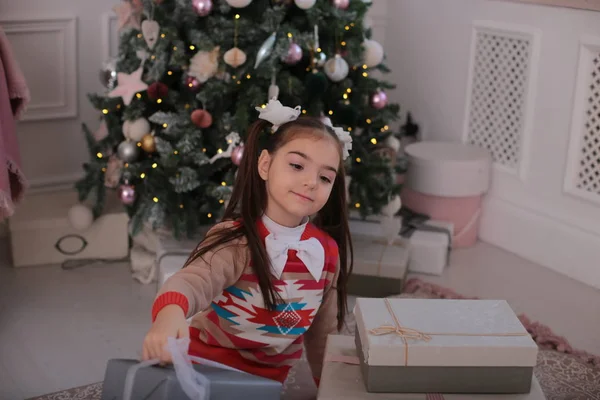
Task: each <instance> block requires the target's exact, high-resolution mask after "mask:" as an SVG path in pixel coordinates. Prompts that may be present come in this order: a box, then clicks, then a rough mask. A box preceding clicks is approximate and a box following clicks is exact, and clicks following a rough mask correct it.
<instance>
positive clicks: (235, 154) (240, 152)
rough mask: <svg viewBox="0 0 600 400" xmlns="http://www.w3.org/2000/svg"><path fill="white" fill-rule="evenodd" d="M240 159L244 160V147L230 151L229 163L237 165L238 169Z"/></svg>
mask: <svg viewBox="0 0 600 400" xmlns="http://www.w3.org/2000/svg"><path fill="white" fill-rule="evenodd" d="M242 158H244V145H243V144H242V145H239V146H237V147H236V148H234V149H233V150H232V151H231V162H232V163H234V164H235V165H237V166H238V167H239V166H240V164H241V163H242Z"/></svg>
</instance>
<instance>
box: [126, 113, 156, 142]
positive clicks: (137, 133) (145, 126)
mask: <svg viewBox="0 0 600 400" xmlns="http://www.w3.org/2000/svg"><path fill="white" fill-rule="evenodd" d="M149 133H150V122H148V120H147V119H146V118H138V119H136V120H135V121H125V122H124V123H123V136H125V137H126V138H127V139H130V140H133V141H134V142H139V141H140V140H142V138H143V137H144V136H146V135H147V134H149Z"/></svg>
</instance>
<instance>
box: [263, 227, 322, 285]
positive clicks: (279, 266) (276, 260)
mask: <svg viewBox="0 0 600 400" xmlns="http://www.w3.org/2000/svg"><path fill="white" fill-rule="evenodd" d="M265 247H266V249H267V253H268V254H269V258H270V259H271V268H272V272H273V274H274V275H275V276H276V277H277V278H278V279H279V278H281V274H282V273H283V270H284V268H285V264H286V263H287V259H288V250H296V251H297V255H298V258H299V259H300V260H301V261H302V262H303V263H304V265H305V266H306V268H307V269H308V271H309V272H310V274H311V275H312V277H313V278H315V281H318V280H319V279H320V278H321V274H322V273H323V267H324V266H325V249H323V245H321V242H319V240H318V239H316V238H310V239H307V240H289V241H288V240H285V239H276V238H275V236H274V235H273V234H272V233H271V234H269V236H267V237H266V238H265Z"/></svg>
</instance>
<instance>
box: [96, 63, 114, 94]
mask: <svg viewBox="0 0 600 400" xmlns="http://www.w3.org/2000/svg"><path fill="white" fill-rule="evenodd" d="M99 76H100V82H102V86H104V87H105V88H107V89H108V90H113V89H114V88H115V87H116V86H117V60H116V59H114V58H113V59H110V60H108V61H106V62H105V63H103V64H102V69H101V70H100V72H99Z"/></svg>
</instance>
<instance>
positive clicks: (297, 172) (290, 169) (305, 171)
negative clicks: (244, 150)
mask: <svg viewBox="0 0 600 400" xmlns="http://www.w3.org/2000/svg"><path fill="white" fill-rule="evenodd" d="M339 165H340V151H339V144H338V143H337V142H336V140H335V139H334V138H331V137H329V135H325V136H323V137H315V136H309V135H298V137H296V138H294V139H292V140H290V141H289V142H287V143H286V144H284V145H283V146H282V147H280V148H279V149H278V150H277V151H276V152H275V153H274V154H270V153H269V152H268V151H266V150H263V152H262V153H261V155H260V158H259V160H258V173H259V175H260V177H261V178H262V179H263V180H264V181H265V184H266V188H267V196H268V204H267V210H266V213H267V215H268V216H269V218H271V219H272V220H274V221H275V222H277V223H279V224H282V225H285V226H297V225H299V224H300V223H301V222H302V220H303V219H304V218H305V217H307V216H310V215H314V214H316V213H317V212H318V211H319V210H320V209H321V208H323V206H324V205H325V204H326V203H327V200H328V199H329V195H330V194H331V190H332V188H333V183H334V181H335V178H336V176H337V170H338V167H339Z"/></svg>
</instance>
